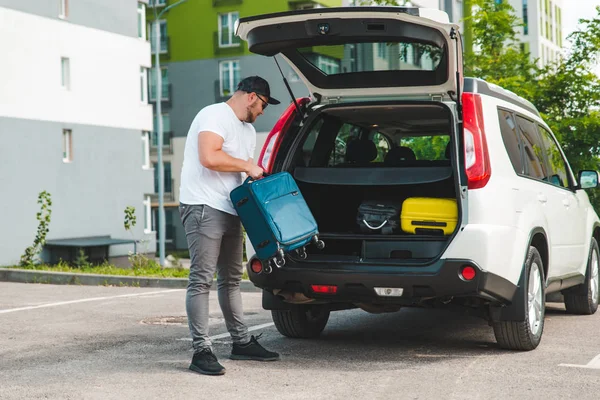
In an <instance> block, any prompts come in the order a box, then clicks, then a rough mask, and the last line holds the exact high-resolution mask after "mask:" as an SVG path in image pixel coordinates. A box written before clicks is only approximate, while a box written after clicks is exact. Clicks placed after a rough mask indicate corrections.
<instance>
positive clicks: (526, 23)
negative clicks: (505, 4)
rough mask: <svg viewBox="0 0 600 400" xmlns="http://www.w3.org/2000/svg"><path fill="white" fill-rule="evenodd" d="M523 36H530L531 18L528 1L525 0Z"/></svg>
mask: <svg viewBox="0 0 600 400" xmlns="http://www.w3.org/2000/svg"><path fill="white" fill-rule="evenodd" d="M523 34H524V35H529V17H528V15H527V0H523Z"/></svg>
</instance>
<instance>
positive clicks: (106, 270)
mask: <svg viewBox="0 0 600 400" xmlns="http://www.w3.org/2000/svg"><path fill="white" fill-rule="evenodd" d="M9 268H19V269H27V270H35V271H52V272H69V273H74V274H98V275H119V276H138V277H148V278H187V277H188V275H189V273H190V271H189V270H187V269H184V268H162V267H161V266H160V265H159V264H157V263H153V264H151V265H148V266H144V267H137V268H131V269H125V268H120V267H116V266H114V265H112V264H109V263H104V264H101V265H85V266H81V267H74V266H71V265H69V264H67V263H62V262H61V263H59V264H56V265H47V264H38V265H29V266H12V267H9ZM242 279H248V273H247V272H246V269H245V268H244V273H243V275H242Z"/></svg>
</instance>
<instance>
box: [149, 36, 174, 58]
mask: <svg viewBox="0 0 600 400" xmlns="http://www.w3.org/2000/svg"><path fill="white" fill-rule="evenodd" d="M170 42H171V38H170V37H168V36H162V35H161V37H160V54H169V44H170ZM150 49H151V51H152V54H156V40H155V39H154V38H153V37H150Z"/></svg>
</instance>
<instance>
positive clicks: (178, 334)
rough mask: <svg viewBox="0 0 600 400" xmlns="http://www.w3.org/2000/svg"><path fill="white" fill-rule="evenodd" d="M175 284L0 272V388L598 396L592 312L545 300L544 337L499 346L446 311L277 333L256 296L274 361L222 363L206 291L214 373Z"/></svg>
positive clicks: (253, 314) (204, 395) (257, 317)
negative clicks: (105, 283) (195, 343)
mask: <svg viewBox="0 0 600 400" xmlns="http://www.w3.org/2000/svg"><path fill="white" fill-rule="evenodd" d="M184 298H185V291H184V290H181V289H162V288H132V287H102V286H99V287H94V286H66V285H44V284H22V283H8V282H0V399H180V398H198V399H246V400H247V399H255V400H262V399H269V400H271V399H274V398H277V399H283V400H289V399H307V398H311V399H367V398H368V399H386V400H391V399H509V398H516V399H521V398H527V399H569V398H573V399H598V398H600V358H599V359H596V357H597V356H598V354H600V336H599V335H598V331H599V328H600V313H599V314H598V315H594V316H571V315H567V314H566V313H565V311H564V307H562V305H560V304H557V303H551V304H549V305H548V311H547V317H546V326H545V329H544V337H543V340H542V344H541V345H540V347H538V349H536V350H534V351H531V352H513V351H505V350H501V349H499V348H498V347H497V345H496V344H495V340H494V336H493V333H492V330H491V328H490V327H489V326H488V325H487V322H486V321H484V320H481V319H478V318H474V317H466V316H462V315H459V314H456V313H453V312H450V311H441V310H422V309H403V310H401V311H400V312H397V313H393V314H377V315H374V314H368V313H366V312H364V311H361V310H348V311H340V312H335V313H333V314H332V316H331V319H330V322H329V324H328V325H327V327H326V328H325V331H324V332H323V334H322V336H321V337H320V338H319V339H314V340H297V339H296V340H294V339H288V338H285V337H283V336H281V335H280V334H279V333H278V332H277V330H276V329H275V327H274V326H273V324H272V320H271V316H270V313H269V312H267V311H264V310H262V308H261V295H260V293H257V292H246V293H243V301H244V309H245V318H246V322H247V324H248V325H249V327H250V328H251V329H252V333H253V334H262V337H261V338H260V342H261V343H262V344H263V345H264V346H265V347H267V348H269V349H272V350H275V351H278V352H280V353H281V355H282V359H281V361H278V362H269V363H260V362H254V361H233V360H229V359H228V358H227V356H228V355H229V352H230V349H231V343H230V340H229V337H228V335H227V333H226V329H225V326H224V322H223V319H222V316H221V313H220V310H219V306H218V302H217V298H216V292H211V320H210V322H211V335H212V336H213V338H214V341H215V345H214V351H215V353H216V355H217V356H218V357H219V359H220V361H221V362H222V364H223V365H224V366H225V368H226V369H227V373H226V374H225V375H224V376H216V377H215V376H203V375H198V374H196V373H193V372H191V371H189V370H188V369H187V367H188V365H189V361H190V359H191V356H192V350H191V341H190V340H189V333H188V328H187V321H186V318H185V303H184Z"/></svg>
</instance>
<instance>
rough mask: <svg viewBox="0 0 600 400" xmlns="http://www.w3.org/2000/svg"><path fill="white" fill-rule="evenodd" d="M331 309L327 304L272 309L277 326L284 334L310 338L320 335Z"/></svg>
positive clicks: (292, 336) (291, 336)
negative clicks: (290, 308)
mask: <svg viewBox="0 0 600 400" xmlns="http://www.w3.org/2000/svg"><path fill="white" fill-rule="evenodd" d="M329 314H330V310H329V309H328V308H326V307H325V306H307V305H302V306H295V307H294V308H293V309H292V310H271V316H272V317H273V322H274V323H275V327H276V328H277V330H278V331H279V333H281V334H282V335H284V336H287V337H290V338H301V339H310V338H316V337H318V336H319V335H320V334H321V332H323V329H325V325H327V321H328V320H329Z"/></svg>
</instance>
